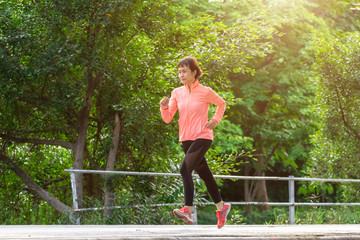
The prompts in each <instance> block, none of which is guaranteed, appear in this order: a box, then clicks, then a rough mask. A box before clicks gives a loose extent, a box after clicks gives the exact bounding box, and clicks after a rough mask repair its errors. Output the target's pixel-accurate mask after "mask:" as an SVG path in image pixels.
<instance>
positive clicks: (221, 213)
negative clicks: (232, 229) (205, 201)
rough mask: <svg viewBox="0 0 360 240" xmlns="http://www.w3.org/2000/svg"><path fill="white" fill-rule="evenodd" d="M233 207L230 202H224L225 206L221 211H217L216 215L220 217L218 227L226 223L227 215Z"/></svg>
mask: <svg viewBox="0 0 360 240" xmlns="http://www.w3.org/2000/svg"><path fill="white" fill-rule="evenodd" d="M230 209H231V205H230V203H224V208H223V210H221V211H216V216H217V218H218V223H217V227H218V228H222V227H223V226H224V225H225V223H226V217H227V215H228V214H229V212H230Z"/></svg>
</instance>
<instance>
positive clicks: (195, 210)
mask: <svg viewBox="0 0 360 240" xmlns="http://www.w3.org/2000/svg"><path fill="white" fill-rule="evenodd" d="M195 196H196V190H195V188H194V198H195ZM192 215H193V220H194V224H195V225H196V224H197V223H198V221H197V209H196V204H193V207H192Z"/></svg>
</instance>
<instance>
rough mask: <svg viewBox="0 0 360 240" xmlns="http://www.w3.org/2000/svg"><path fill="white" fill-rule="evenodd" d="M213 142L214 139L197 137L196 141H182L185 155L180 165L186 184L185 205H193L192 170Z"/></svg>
mask: <svg viewBox="0 0 360 240" xmlns="http://www.w3.org/2000/svg"><path fill="white" fill-rule="evenodd" d="M211 143H212V141H211V140H208V139H196V140H195V141H184V142H182V147H183V150H184V152H185V157H184V160H183V162H182V164H181V167H180V173H181V176H182V179H183V184H184V195H185V206H192V205H193V198H194V182H193V179H192V172H193V170H194V169H196V168H197V167H198V166H199V165H200V163H201V162H202V159H203V158H204V156H205V154H206V152H207V151H208V150H209V148H210V146H211ZM205 162H206V160H205Z"/></svg>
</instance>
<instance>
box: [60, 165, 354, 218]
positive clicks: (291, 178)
mask: <svg viewBox="0 0 360 240" xmlns="http://www.w3.org/2000/svg"><path fill="white" fill-rule="evenodd" d="M65 172H69V173H70V178H71V188H72V193H73V211H74V212H81V211H89V210H104V209H119V208H120V209H125V208H135V207H143V206H147V207H160V206H177V205H181V204H182V203H163V204H149V205H131V206H113V207H100V208H78V202H77V192H76V181H75V174H76V173H90V174H105V175H107V174H118V175H130V176H170V177H181V174H179V173H157V172H129V171H103V170H80V169H73V168H70V169H65ZM193 177H195V178H199V176H198V175H197V174H193ZM214 178H221V179H232V180H269V181H288V186H289V202H229V203H231V204H233V205H266V206H288V207H289V224H295V207H296V206H360V203H313V202H295V181H311V182H348V183H360V179H331V178H303V177H294V176H289V177H270V176H268V177H261V176H234V175H214ZM202 204H204V205H207V204H213V203H212V202H208V203H202ZM193 210H194V213H193V216H194V223H196V222H197V214H196V206H194V208H193ZM76 223H77V224H80V220H79V219H76Z"/></svg>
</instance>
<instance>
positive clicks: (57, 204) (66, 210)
mask: <svg viewBox="0 0 360 240" xmlns="http://www.w3.org/2000/svg"><path fill="white" fill-rule="evenodd" d="M0 159H1V160H3V161H5V162H6V163H7V164H8V165H9V166H10V167H11V168H12V170H13V171H14V172H15V173H16V175H18V176H19V177H20V178H21V180H23V182H24V183H25V184H26V185H27V186H28V187H29V189H31V190H32V191H34V192H35V193H36V194H37V195H39V197H40V198H41V199H43V200H44V201H46V202H47V203H48V204H49V205H50V206H52V207H53V208H55V209H56V210H57V211H58V212H60V213H62V214H66V215H69V214H70V213H71V208H70V207H69V206H67V205H65V204H64V203H62V202H61V201H59V200H58V199H57V198H55V197H54V196H52V195H51V194H50V193H48V192H47V191H45V190H44V189H43V188H42V187H40V186H39V185H38V184H36V182H34V180H32V179H31V177H30V176H29V175H27V174H26V173H25V172H24V171H23V170H22V169H21V168H20V167H19V166H18V165H17V164H16V163H15V162H14V161H13V160H12V159H10V158H9V157H7V156H5V155H3V154H0Z"/></svg>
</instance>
